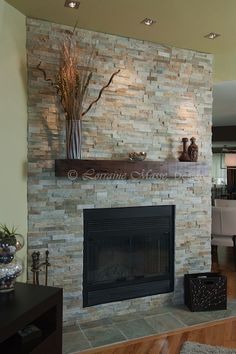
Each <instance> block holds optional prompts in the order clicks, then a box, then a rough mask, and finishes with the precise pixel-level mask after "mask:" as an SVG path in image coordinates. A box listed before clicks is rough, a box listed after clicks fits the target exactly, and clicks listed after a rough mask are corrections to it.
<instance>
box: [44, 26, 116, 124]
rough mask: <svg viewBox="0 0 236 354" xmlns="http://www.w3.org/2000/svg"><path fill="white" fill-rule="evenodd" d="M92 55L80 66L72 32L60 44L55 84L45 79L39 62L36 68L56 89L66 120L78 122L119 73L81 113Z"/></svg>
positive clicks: (89, 78) (90, 72)
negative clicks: (58, 65)
mask: <svg viewBox="0 0 236 354" xmlns="http://www.w3.org/2000/svg"><path fill="white" fill-rule="evenodd" d="M93 53H94V51H92V52H91V54H90V55H89V57H88V59H87V63H85V64H84V65H80V63H79V61H80V55H79V50H78V48H77V46H76V40H75V38H74V32H73V33H70V34H68V35H67V36H66V37H65V40H64V41H63V42H62V45H61V51H60V56H61V57H60V61H61V62H60V67H59V72H58V74H57V76H56V80H55V82H54V81H53V80H51V79H48V78H47V75H46V72H45V70H44V69H42V68H41V62H40V63H39V64H38V66H37V68H38V69H39V70H40V71H41V72H42V73H43V75H44V79H45V80H46V81H49V82H50V83H51V84H52V85H53V87H55V88H56V89H57V94H58V95H59V96H60V101H61V104H62V107H63V109H64V112H65V115H66V119H69V120H78V119H81V118H82V116H83V115H85V114H86V113H88V111H89V110H90V109H91V108H92V106H93V105H94V104H95V103H96V102H98V100H99V99H100V98H101V95H102V92H103V91H104V90H105V89H106V88H107V87H108V86H109V85H110V84H111V82H112V79H113V77H114V76H115V75H117V74H118V73H119V72H120V70H118V71H116V72H114V73H113V74H112V75H111V77H110V79H109V81H108V83H107V84H106V85H105V86H103V87H102V88H101V90H100V91H99V94H98V97H97V98H96V99H95V100H94V101H92V102H91V103H90V104H89V106H88V108H87V109H85V110H84V111H83V102H84V99H85V97H86V94H87V91H88V86H89V83H90V80H91V78H92V75H93V74H92V70H91V62H92V60H93Z"/></svg>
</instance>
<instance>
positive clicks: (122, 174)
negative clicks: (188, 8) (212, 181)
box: [55, 159, 209, 180]
mask: <svg viewBox="0 0 236 354" xmlns="http://www.w3.org/2000/svg"><path fill="white" fill-rule="evenodd" d="M55 175H56V176H57V177H68V178H69V179H71V180H75V179H77V178H82V179H83V180H106V179H107V180H109V179H110V180H126V179H134V180H135V179H143V180H147V179H165V178H178V179H181V178H187V177H199V176H208V175H209V167H208V165H207V164H206V163H203V162H179V161H148V160H145V161H135V162H134V161H129V160H68V159H67V160H56V161H55Z"/></svg>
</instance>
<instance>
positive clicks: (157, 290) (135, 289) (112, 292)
mask: <svg viewBox="0 0 236 354" xmlns="http://www.w3.org/2000/svg"><path fill="white" fill-rule="evenodd" d="M127 209H129V216H130V217H132V216H133V217H136V218H138V217H139V216H140V217H150V216H151V217H155V216H158V217H162V216H163V217H170V232H171V235H172V237H170V243H171V244H170V255H169V269H170V277H169V279H166V278H165V277H162V276H158V277H157V276H155V277H150V278H149V279H148V282H147V279H146V278H144V279H136V280H132V281H126V282H125V284H122V282H121V284H117V283H116V284H110V286H109V289H108V288H107V285H106V284H105V285H103V284H101V285H99V286H96V289H94V288H93V287H91V286H90V285H89V284H88V276H87V273H88V257H89V256H88V253H89V248H88V239H89V235H88V233H87V231H86V230H88V227H87V226H88V225H87V222H88V221H87V220H88V217H89V218H90V222H91V219H92V220H94V221H95V222H96V221H97V220H101V219H102V218H104V215H105V216H106V218H109V217H111V216H112V217H114V215H115V217H117V218H118V219H119V218H122V217H126V214H127ZM114 211H115V214H114ZM84 230H85V231H84V253H83V257H84V261H83V264H84V270H83V307H89V306H93V305H97V304H103V303H109V302H114V301H121V300H127V299H132V298H138V297H144V296H151V295H156V294H163V293H169V292H172V291H174V274H175V270H174V266H175V261H174V259H175V206H174V205H161V206H144V207H141V206H139V207H125V208H102V209H84Z"/></svg>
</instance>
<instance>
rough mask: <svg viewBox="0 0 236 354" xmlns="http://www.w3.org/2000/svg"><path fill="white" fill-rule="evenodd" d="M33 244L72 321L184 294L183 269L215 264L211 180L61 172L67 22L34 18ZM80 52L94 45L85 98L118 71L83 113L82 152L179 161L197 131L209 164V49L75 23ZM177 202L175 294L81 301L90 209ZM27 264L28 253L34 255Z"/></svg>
mask: <svg viewBox="0 0 236 354" xmlns="http://www.w3.org/2000/svg"><path fill="white" fill-rule="evenodd" d="M27 22H28V39H27V48H28V95H29V100H28V116H29V117H28V118H29V126H28V227H29V234H28V246H29V257H30V255H31V253H32V252H33V250H39V251H40V252H43V251H44V250H45V249H49V251H50V260H51V263H52V266H51V268H50V272H49V277H50V284H52V285H54V286H61V287H63V289H64V320H65V323H66V324H68V325H72V324H74V323H78V322H82V321H87V320H93V319H99V318H102V317H105V316H107V315H110V314H114V313H116V314H122V313H127V312H132V311H136V310H140V309H146V308H148V307H149V306H156V305H158V304H160V303H163V302H164V301H171V300H174V301H181V300H182V295H183V287H182V281H183V274H184V273H186V272H198V271H209V269H210V263H211V259H210V258H211V257H210V219H211V215H210V214H211V212H210V210H211V207H210V205H211V203H210V188H211V177H210V176H209V177H194V176H192V177H191V178H186V179H180V178H176V179H173V178H171V179H152V180H129V181H119V180H82V181H81V180H75V181H73V182H72V181H70V180H69V179H67V178H56V177H55V173H54V160H55V159H58V158H65V133H64V132H65V124H64V118H63V116H62V115H61V116H59V114H58V111H57V108H56V95H55V92H54V90H53V88H52V87H51V86H50V84H48V83H47V82H45V81H44V79H43V77H42V73H41V72H39V71H38V70H37V69H36V65H37V64H38V63H39V61H40V60H41V61H42V67H43V68H44V69H45V70H46V71H47V73H48V76H49V77H51V76H53V74H54V73H55V72H56V69H57V67H58V57H59V56H58V46H57V43H58V40H60V39H62V36H63V31H64V30H65V29H68V27H65V26H62V25H57V24H52V23H48V22H44V21H40V20H33V19H28V21H27ZM76 33H77V36H78V37H81V39H80V40H79V43H80V45H81V47H82V50H81V55H82V56H83V55H85V53H86V51H87V52H88V51H89V48H91V45H93V44H94V43H95V44H96V58H95V60H94V67H95V68H96V69H97V71H96V73H94V76H93V81H92V85H91V87H90V89H89V95H88V97H87V101H86V102H87V103H88V102H90V101H91V99H92V98H94V97H95V96H96V95H97V94H98V90H99V89H100V87H101V86H102V85H104V84H105V83H106V82H107V80H108V79H109V77H110V75H111V74H112V72H114V71H115V70H117V69H120V70H121V71H120V73H119V75H118V76H116V77H115V78H114V81H113V83H112V85H111V86H110V87H109V89H107V90H106V92H104V94H103V97H102V99H101V100H100V101H99V103H98V104H97V105H96V106H95V107H94V108H93V109H92V110H91V111H90V112H89V114H88V115H86V116H84V119H83V151H82V156H83V158H84V159H120V160H122V159H126V158H127V156H128V153H129V152H131V151H146V152H147V158H148V159H150V160H159V161H163V160H165V159H177V158H178V156H179V152H180V151H181V148H182V146H181V139H182V138H183V137H189V138H190V137H191V136H195V137H196V138H197V143H198V146H199V161H205V162H207V163H208V164H209V166H210V164H211V107H212V83H211V72H212V56H211V55H209V54H204V53H198V52H194V51H191V50H185V49H177V48H173V47H169V46H164V45H158V44H154V43H150V42H144V41H139V40H135V39H130V38H122V37H118V36H113V35H108V34H103V33H96V32H90V31H85V30H76ZM145 205H149V206H150V205H175V206H176V230H175V232H176V235H175V276H176V282H175V283H176V284H175V292H174V294H163V295H153V296H148V297H145V298H138V299H131V300H125V301H120V302H116V303H109V304H102V305H97V306H92V307H89V308H83V307H82V286H83V284H82V278H83V269H82V265H83V210H84V209H88V208H111V207H125V206H145ZM29 263H30V258H29Z"/></svg>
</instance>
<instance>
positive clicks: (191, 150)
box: [188, 137, 198, 162]
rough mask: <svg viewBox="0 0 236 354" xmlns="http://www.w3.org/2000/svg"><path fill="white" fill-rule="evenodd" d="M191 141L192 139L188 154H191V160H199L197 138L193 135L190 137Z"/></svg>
mask: <svg viewBox="0 0 236 354" xmlns="http://www.w3.org/2000/svg"><path fill="white" fill-rule="evenodd" d="M190 141H191V144H190V145H189V147H188V155H189V158H190V161H193V162H197V159H198V146H197V144H196V143H195V141H196V138H194V137H192V138H191V139H190Z"/></svg>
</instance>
